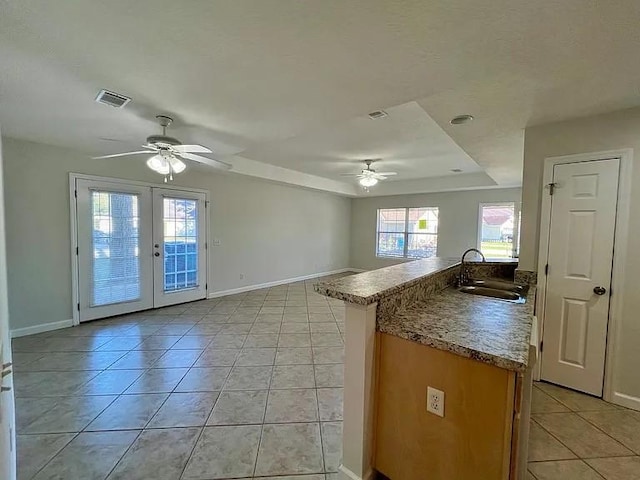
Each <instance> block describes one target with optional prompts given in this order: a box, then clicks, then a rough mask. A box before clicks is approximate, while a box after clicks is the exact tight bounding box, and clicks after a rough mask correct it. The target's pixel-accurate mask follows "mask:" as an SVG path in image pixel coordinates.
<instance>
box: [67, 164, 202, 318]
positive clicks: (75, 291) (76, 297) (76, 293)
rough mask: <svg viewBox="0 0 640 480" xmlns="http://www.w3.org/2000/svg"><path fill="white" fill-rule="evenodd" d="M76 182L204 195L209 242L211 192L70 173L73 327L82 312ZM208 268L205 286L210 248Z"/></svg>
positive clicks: (171, 185)
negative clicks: (77, 253)
mask: <svg viewBox="0 0 640 480" xmlns="http://www.w3.org/2000/svg"><path fill="white" fill-rule="evenodd" d="M76 180H91V181H97V182H110V183H122V184H128V185H136V186H142V187H151V188H162V189H165V190H181V191H183V192H194V193H203V194H204V195H205V198H206V201H205V205H206V207H207V208H206V214H205V232H206V239H207V241H206V243H207V244H208V242H209V223H210V220H209V211H210V209H209V190H203V189H200V188H190V187H182V186H179V185H173V184H165V183H150V182H141V181H137V180H127V179H126V178H113V177H102V176H97V175H85V174H83V173H73V172H71V173H69V214H70V215H69V218H70V228H71V242H70V249H71V292H72V294H71V297H72V298H71V300H72V303H71V305H72V308H71V310H72V311H73V325H74V326H76V325H80V312H79V311H78V304H79V302H80V286H79V274H78V272H79V270H78V268H79V264H78V256H77V255H76V252H77V248H78V212H77V205H76ZM205 254H206V261H207V268H206V269H205V272H204V273H205V276H206V279H205V284H208V283H210V282H209V278H211V277H210V272H209V269H210V264H211V262H210V261H209V260H210V259H209V248H205ZM208 296H209V291H208V289H207V290H206V297H205V298H208Z"/></svg>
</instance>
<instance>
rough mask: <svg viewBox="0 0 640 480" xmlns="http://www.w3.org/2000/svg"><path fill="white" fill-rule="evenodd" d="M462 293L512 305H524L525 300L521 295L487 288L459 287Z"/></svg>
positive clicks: (474, 286)
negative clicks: (499, 300) (507, 301)
mask: <svg viewBox="0 0 640 480" xmlns="http://www.w3.org/2000/svg"><path fill="white" fill-rule="evenodd" d="M458 290H460V291H461V292H463V293H470V294H471V295H482V296H484V297H493V298H499V299H501V300H509V301H510V302H514V303H524V302H525V298H524V296H523V295H522V294H521V293H518V292H514V291H509V290H505V289H499V288H489V287H485V286H476V285H465V286H463V287H460V288H459V289H458Z"/></svg>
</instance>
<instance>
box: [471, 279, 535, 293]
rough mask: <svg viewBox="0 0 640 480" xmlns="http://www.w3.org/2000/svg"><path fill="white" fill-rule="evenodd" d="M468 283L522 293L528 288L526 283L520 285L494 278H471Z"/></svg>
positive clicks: (474, 285)
mask: <svg viewBox="0 0 640 480" xmlns="http://www.w3.org/2000/svg"><path fill="white" fill-rule="evenodd" d="M466 285H469V286H473V287H484V288H491V289H494V290H506V291H507V292H516V293H520V294H524V293H525V292H526V289H527V287H526V286H524V285H518V284H517V283H513V282H507V281H503V280H492V279H479V280H474V279H471V280H469V281H468V283H467V284H466Z"/></svg>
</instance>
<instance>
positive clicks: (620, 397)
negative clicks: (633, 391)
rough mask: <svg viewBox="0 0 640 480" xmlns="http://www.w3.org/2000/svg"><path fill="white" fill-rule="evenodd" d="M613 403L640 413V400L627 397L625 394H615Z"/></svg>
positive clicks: (612, 399)
mask: <svg viewBox="0 0 640 480" xmlns="http://www.w3.org/2000/svg"><path fill="white" fill-rule="evenodd" d="M611 403H615V404H616V405H620V406H622V407H626V408H631V409H632V410H638V411H640V398H638V397H633V396H631V395H625V394H624V393H619V392H613V397H612V398H611Z"/></svg>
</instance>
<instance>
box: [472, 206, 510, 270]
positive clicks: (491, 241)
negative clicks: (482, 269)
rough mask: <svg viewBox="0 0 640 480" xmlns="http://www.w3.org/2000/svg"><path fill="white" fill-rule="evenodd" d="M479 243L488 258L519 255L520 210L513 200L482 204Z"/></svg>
mask: <svg viewBox="0 0 640 480" xmlns="http://www.w3.org/2000/svg"><path fill="white" fill-rule="evenodd" d="M479 220H480V221H479V223H480V228H479V229H478V230H479V232H478V237H479V238H478V244H479V248H480V251H482V253H483V254H484V256H485V257H487V258H514V257H517V256H518V248H519V239H520V238H519V237H520V236H519V230H520V210H519V208H517V206H516V204H515V203H513V202H509V203H493V204H489V203H483V204H480V219H479Z"/></svg>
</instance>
